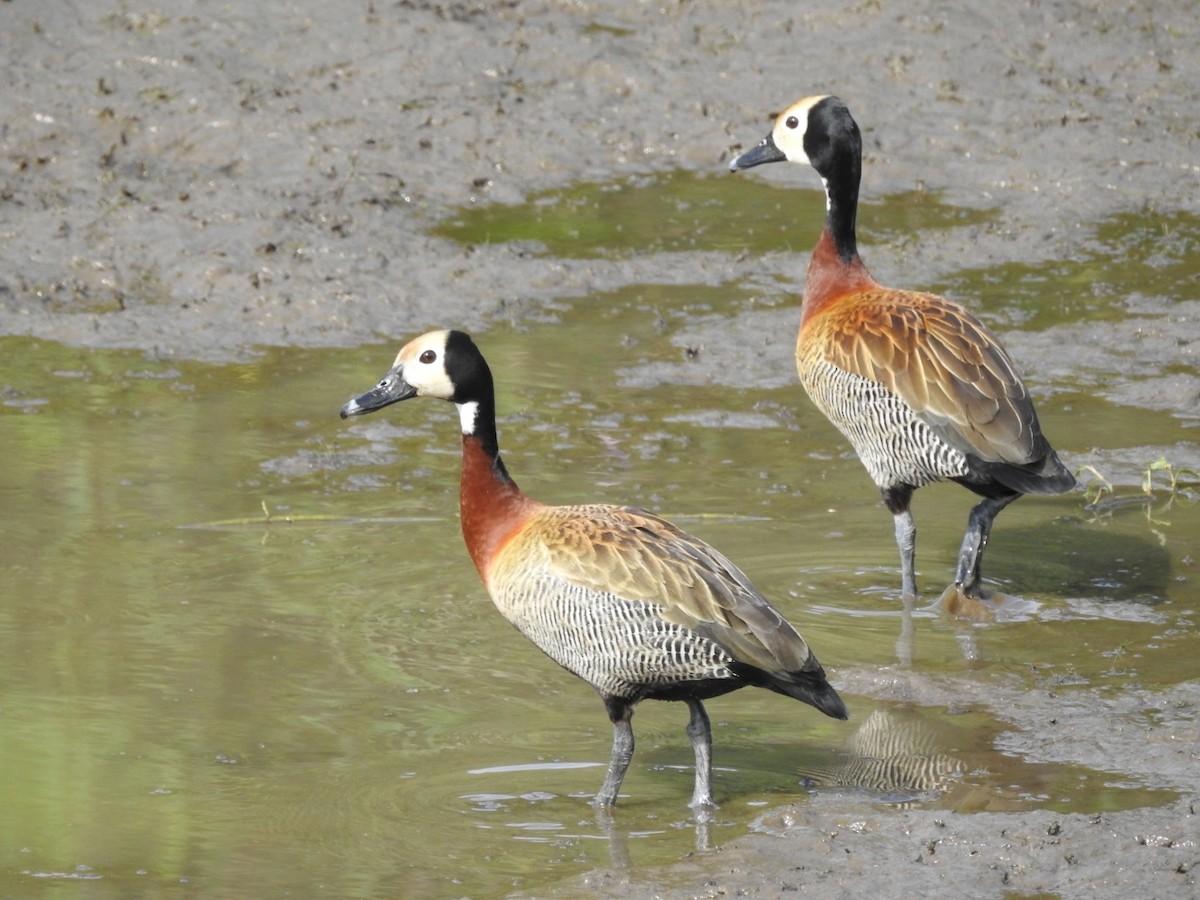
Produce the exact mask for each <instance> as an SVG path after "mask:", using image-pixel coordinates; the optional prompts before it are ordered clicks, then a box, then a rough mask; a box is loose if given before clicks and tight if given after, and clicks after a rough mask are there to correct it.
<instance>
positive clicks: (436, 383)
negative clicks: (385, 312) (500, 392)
mask: <svg viewBox="0 0 1200 900" xmlns="http://www.w3.org/2000/svg"><path fill="white" fill-rule="evenodd" d="M491 396H492V374H491V371H490V370H489V369H488V365H487V362H486V361H485V360H484V358H483V354H481V353H480V352H479V348H478V347H476V346H475V342H474V341H472V340H471V337H470V335H468V334H465V333H464V332H461V331H445V330H443V331H430V332H429V333H428V334H423V335H421V336H420V337H419V338H415V339H414V340H411V341H409V342H408V343H407V344H405V345H404V347H403V348H402V349H401V350H400V352H399V353H398V354H396V361H395V362H394V363H392V367H391V368H390V369H389V370H388V371H387V374H385V375H384V376H383V378H382V379H380V381H379V383H378V384H376V385H375V387H373V388H371V390H369V391H367V392H366V393H365V394H362V395H361V396H358V397H355V398H354V399H353V400H350V401H348V402H347V403H346V405H345V406H343V407H342V418H343V419H345V418H348V417H349V416H361V415H364V414H366V413H369V412H375V410H378V409H383V408H384V407H385V406H390V405H391V404H393V403H398V402H400V401H401V400H408V399H410V398H412V397H435V398H437V399H438V400H449V401H450V402H452V403H454V404H456V405H458V407H459V409H460V411H462V410H464V409H466V408H470V410H471V412H472V418H473V416H474V410H475V409H476V408H477V407H478V405H479V403H480V402H481V401H483V400H485V399H486V400H487V401H488V402H490V401H491Z"/></svg>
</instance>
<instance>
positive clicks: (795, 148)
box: [771, 94, 829, 212]
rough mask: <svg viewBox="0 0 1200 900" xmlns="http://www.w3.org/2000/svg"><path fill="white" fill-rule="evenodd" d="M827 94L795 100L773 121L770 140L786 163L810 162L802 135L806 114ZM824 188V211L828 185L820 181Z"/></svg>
mask: <svg viewBox="0 0 1200 900" xmlns="http://www.w3.org/2000/svg"><path fill="white" fill-rule="evenodd" d="M828 96H829V95H828V94H818V95H817V96H815V97H805V98H804V99H803V100H797V101H796V102H795V103H793V104H792V105H791V106H789V107H788V108H787V109H785V110H784V111H783V112H781V113H780V114H779V115H778V117H776V119H775V127H774V128H773V129H772V130H771V140H773V141H774V142H775V146H776V147H778V148H779V151H780V152H781V153H782V154H783V155H784V156H786V157H787V158H788V162H799V163H808V165H810V166H811V165H812V160H810V159H809V158H808V154H807V153H806V152H805V151H804V135H805V134H806V133H807V132H808V114H809V112H810V111H811V110H812V108H813V107H814V106H816V105H817V104H818V103H820V102H821V101H822V100H824V99H825V98H826V97H828ZM821 183H822V184H824V186H825V209H826V211H827V212H828V210H829V185H828V184H826V183H825V179H824V178H822V179H821Z"/></svg>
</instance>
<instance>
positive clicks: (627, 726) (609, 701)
mask: <svg viewBox="0 0 1200 900" xmlns="http://www.w3.org/2000/svg"><path fill="white" fill-rule="evenodd" d="M604 705H605V707H607V709H608V717H609V719H611V720H612V724H613V744H612V756H611V758H610V759H609V761H608V772H607V773H605V775H604V784H602V785H601V786H600V791H599V793H597V794H596V796H595V797H594V798H593V800H592V805H593V806H595V807H600V808H603V807H610V806H613V805H614V804H615V803H616V802H617V792H618V791H620V790H621V782H622V781H624V780H625V772H626V770H628V768H629V761H630V760H631V759H633V723H632V722H631V721H630V720H631V719H632V718H633V704H631V703H626V702H625V701H624V700H621V699H620V698H617V697H605V698H604Z"/></svg>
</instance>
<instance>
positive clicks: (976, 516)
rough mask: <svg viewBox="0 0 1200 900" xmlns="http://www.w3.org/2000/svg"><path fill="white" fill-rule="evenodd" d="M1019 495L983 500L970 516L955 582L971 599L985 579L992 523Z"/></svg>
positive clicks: (959, 555)
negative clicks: (984, 562)
mask: <svg viewBox="0 0 1200 900" xmlns="http://www.w3.org/2000/svg"><path fill="white" fill-rule="evenodd" d="M1020 496H1021V495H1020V494H1016V493H1014V494H1006V495H1005V496H1003V497H984V498H983V499H982V500H980V501H979V502H978V503H977V504H975V507H974V508H973V509H972V510H971V514H970V515H969V516H968V517H967V533H966V534H964V535H963V542H962V549H961V550H959V551H958V570H957V572H956V573H955V576H954V583H955V585H957V587H958V588H959V590H961V591H962V593H963V594H965V595H966V596H968V597H974V596H975V593H976V591H978V590H979V582H980V581H981V580H982V577H983V574H982V573H983V551H984V550H985V549H986V548H987V543H988V538H989V537H990V536H991V533H992V522H993V520H994V519H995V518H996V515H997V513H999V512H1000V510H1002V509H1004V507H1006V506H1008V504H1010V503H1012V502H1013V501H1014V500H1016V499H1017V498H1018V497H1020Z"/></svg>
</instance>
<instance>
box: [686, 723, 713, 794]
mask: <svg viewBox="0 0 1200 900" xmlns="http://www.w3.org/2000/svg"><path fill="white" fill-rule="evenodd" d="M687 705H688V709H689V710H691V713H692V715H691V718H690V719H688V725H687V735H688V737H689V738H691V741H692V749H693V750H695V751H696V788H695V790H694V791H693V792H692V802H691V804H690V805H691V807H692V809H694V810H701V809H705V808H711V807H714V806H716V804H715V803H713V798H712V725H711V724H710V723H709V721H708V713H706V712H705V711H704V704H703V703H701V702H700V701H699V700H696V699H690V700H688V701H687Z"/></svg>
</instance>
